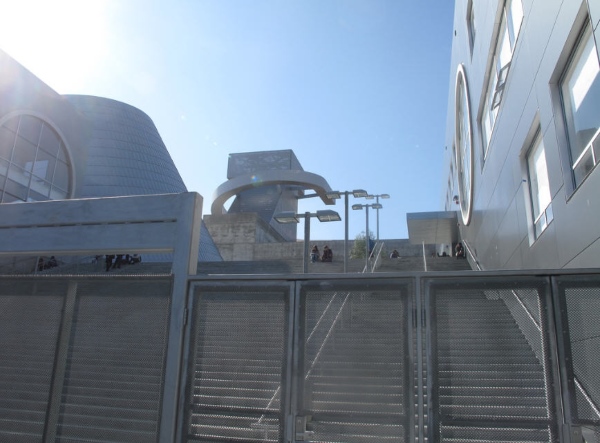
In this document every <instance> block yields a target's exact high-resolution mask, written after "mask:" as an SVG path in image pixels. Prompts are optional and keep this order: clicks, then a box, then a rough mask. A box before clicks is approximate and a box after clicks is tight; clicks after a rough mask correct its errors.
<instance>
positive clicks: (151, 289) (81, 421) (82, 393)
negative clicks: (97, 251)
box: [56, 280, 171, 443]
mask: <svg viewBox="0 0 600 443" xmlns="http://www.w3.org/2000/svg"><path fill="white" fill-rule="evenodd" d="M170 288H171V285H170V281H169V280H166V281H164V280H163V281H152V282H145V281H139V280H138V281H106V280H104V281H96V282H93V281H92V282H81V283H79V285H78V288H77V298H76V303H75V307H74V315H73V324H72V328H71V335H70V340H69V346H68V355H67V362H66V363H67V364H66V373H65V378H64V384H63V386H64V387H63V390H62V396H61V403H60V415H59V419H58V429H57V438H56V441H57V442H82V441H102V442H123V443H132V442H139V443H148V442H154V441H156V440H157V435H158V423H159V417H160V400H161V393H162V386H163V371H164V364H165V349H166V342H167V331H168V327H167V326H168V319H169V305H170V302H169V300H170Z"/></svg>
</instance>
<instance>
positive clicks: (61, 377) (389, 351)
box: [0, 270, 600, 443]
mask: <svg viewBox="0 0 600 443" xmlns="http://www.w3.org/2000/svg"><path fill="white" fill-rule="evenodd" d="M187 281H188V294H182V293H177V292H171V291H172V288H173V284H172V278H169V277H165V276H160V277H158V276H157V277H148V276H140V277H135V276H122V277H121V276H116V275H115V276H104V275H102V276H96V277H85V276H78V277H73V276H61V275H46V276H27V277H24V276H19V277H15V276H5V277H0V319H1V321H0V355H2V365H0V389H1V390H2V395H1V398H0V420H1V422H2V423H3V426H2V427H0V441H9V440H10V439H11V438H12V439H14V438H20V436H25V435H29V436H34V437H32V438H35V439H36V441H43V442H50V441H55V440H57V439H61V438H63V439H67V438H70V439H75V440H77V439H79V440H89V439H109V440H110V441H114V442H119V441H122V442H130V441H158V442H160V443H166V442H177V443H179V442H184V441H190V442H191V441H206V440H207V439H208V440H210V441H220V440H226V439H228V438H229V439H235V440H236V441H248V442H249V441H256V440H257V439H258V441H279V442H286V443H287V442H290V443H291V442H293V441H296V439H297V438H306V439H307V440H305V441H309V439H310V438H311V435H313V434H312V433H313V432H314V436H315V437H314V438H318V439H319V441H321V440H322V441H342V440H335V438H336V437H332V436H335V435H343V436H344V437H339V438H343V439H345V440H352V441H357V442H365V443H366V442H377V441H380V440H378V439H381V438H384V437H383V436H384V435H385V439H386V440H387V439H389V440H390V441H408V439H409V436H410V441H419V442H422V441H424V440H427V441H428V442H431V443H433V442H446V441H448V442H450V441H457V440H463V441H465V440H486V441H490V442H500V441H503V442H507V441H510V442H529V441H536V442H537V441H547V442H549V443H553V442H557V443H582V442H584V441H585V442H586V443H590V442H596V443H597V442H598V435H600V379H599V378H598V377H597V367H598V364H599V363H600V361H599V360H598V355H600V342H599V340H598V337H600V271H599V270H573V271H552V272H550V271H546V272H544V271H540V270H537V271H535V272H515V273H511V272H497V273H493V272H479V273H472V272H458V273H456V272H454V273H437V272H422V273H413V274H406V275H404V274H403V276H402V277H397V276H392V275H388V274H370V273H369V274H364V275H352V276H348V275H343V274H340V275H332V276H328V279H327V280H323V276H322V275H310V274H309V275H306V276H304V275H303V276H302V277H301V278H299V277H298V276H293V275H290V276H271V277H267V278H265V277H264V276H262V277H260V278H259V277H256V278H254V277H252V276H229V277H227V278H224V277H223V276H221V277H216V276H215V277H210V276H205V277H188V280H187ZM258 283H260V285H264V286H265V287H271V286H273V287H275V288H280V289H278V290H279V291H280V292H279V293H280V295H279V296H278V297H280V298H279V301H280V305H281V306H282V309H285V312H286V313H285V315H284V318H288V319H289V320H287V321H286V322H284V323H281V325H282V326H281V327H282V328H283V329H282V330H281V337H282V340H284V341H283V342H282V343H284V347H283V348H282V354H281V355H280V357H278V359H275V360H274V359H273V358H270V360H269V361H267V357H266V356H267V355H270V354H271V351H269V349H270V345H269V343H268V342H265V343H263V344H262V345H261V349H263V352H264V353H265V354H264V355H265V356H264V357H261V356H260V355H259V354H257V356H256V358H253V357H252V352H253V351H252V349H253V348H252V347H245V348H238V350H234V349H233V348H232V351H231V352H244V353H246V354H245V356H244V358H240V359H239V360H238V359H237V358H236V355H235V354H232V353H231V352H230V351H227V350H225V351H222V352H225V353H226V354H227V361H228V363H227V364H225V362H222V363H221V364H219V365H218V366H215V367H214V368H213V369H211V370H213V371H217V372H215V373H213V374H212V375H211V376H210V377H211V378H214V379H215V383H216V384H215V385H214V387H211V388H210V389H207V390H205V391H203V393H202V396H203V399H200V398H199V397H196V398H195V396H198V395H200V394H199V393H194V392H195V391H194V389H191V387H192V386H195V385H196V384H197V383H200V382H202V380H203V379H202V378H198V377H202V374H201V372H198V371H199V369H198V368H196V367H194V366H193V365H192V362H202V361H203V358H205V357H203V356H204V355H206V356H207V357H206V358H208V356H210V355H212V354H211V353H213V352H214V351H213V350H212V349H213V348H209V347H206V348H204V347H202V346H199V347H196V348H193V347H192V346H191V344H192V343H201V344H202V343H205V341H204V340H199V339H198V337H200V336H201V335H202V334H217V335H211V336H210V337H208V336H207V337H208V338H210V340H209V341H206V343H211V344H214V345H218V343H219V342H220V340H221V339H223V340H225V339H226V338H227V337H229V336H231V334H230V333H229V331H228V330H227V328H221V327H220V326H219V327H218V328H216V329H214V330H212V332H211V331H209V330H204V329H202V327H201V326H202V325H203V324H204V320H201V319H202V318H205V316H210V315H211V312H210V311H205V312H200V311H198V309H199V308H198V305H196V303H197V300H202V297H203V295H202V294H204V293H205V291H207V290H209V289H210V288H212V287H218V288H219V290H220V291H222V292H223V293H226V294H228V295H227V297H225V298H220V297H214V303H217V304H219V303H222V306H221V307H220V310H219V313H220V314H219V315H226V316H227V317H226V318H225V317H224V319H223V321H229V322H230V323H223V325H227V324H230V325H231V328H236V327H238V326H236V325H238V323H239V322H240V321H243V319H244V318H247V317H244V315H246V313H245V312H246V311H245V310H244V309H243V306H254V308H253V310H254V311H255V312H261V310H260V309H259V306H258V305H256V304H260V303H263V301H264V300H265V297H266V296H265V293H264V291H261V290H256V289H255V288H256V285H257V284H258ZM261 287H262V286H261ZM324 290H325V292H323V291H324ZM315 291H318V292H315ZM191 293H194V294H197V295H196V296H194V297H191V296H189V294H191ZM317 293H319V294H321V293H322V294H324V295H319V296H318V297H316V298H314V297H312V295H311V294H317ZM327 294H331V295H327ZM178 297H184V298H188V299H189V302H188V303H187V306H188V307H187V309H186V311H185V313H184V317H183V318H181V319H179V320H178V321H179V324H178V325H173V324H171V323H172V322H173V321H174V320H173V318H174V316H173V314H172V312H171V311H172V308H171V307H172V306H173V305H174V299H175V298H178ZM327 297H329V298H327ZM313 299H314V300H318V304H311V303H313V302H312V301H311V300H313ZM211 300H213V299H211ZM231 301H234V302H235V303H236V304H235V306H237V307H238V308H237V309H236V310H232V309H229V308H228V304H227V303H229V302H231ZM212 303H213V302H211V303H210V304H207V305H206V306H207V309H208V308H209V307H211V306H215V305H214V304H212ZM240 303H241V304H240ZM309 306H310V309H311V311H310V316H311V317H310V318H311V320H310V323H306V322H307V320H306V319H307V317H306V316H307V315H308V313H307V311H306V310H307V309H309ZM211 309H212V308H211ZM191 312H195V313H196V314H194V315H199V316H200V317H198V318H200V319H199V320H195V323H194V322H192V321H191V319H192V316H191V315H192V314H191ZM215 312H216V311H215ZM203 316H204V317H203ZM265 318H268V316H266V317H265ZM226 319H229V320H226ZM414 319H417V320H420V321H414ZM303 324H306V325H307V326H306V327H307V328H308V329H306V330H304V329H302V328H300V327H299V326H298V325H303ZM257 325H258V326H260V323H257ZM396 326H397V327H396ZM169 331H177V334H180V335H181V337H176V336H175V337H174V336H173V334H172V333H169ZM244 331H246V332H244V333H243V334H250V335H252V334H253V333H254V331H253V329H252V328H245V329H244ZM219 334H220V335H219ZM240 336H241V335H240ZM408 336H410V337H415V338H414V341H413V342H412V343H411V344H407V343H406V341H407V340H408V339H407V337H408ZM149 337H152V339H151V340H149V339H148V338H149ZM182 337H183V339H182ZM186 337H187V338H186ZM265 337H268V335H265ZM361 337H363V338H361ZM421 338H422V339H421ZM178 343H183V346H182V347H180V348H177V346H178ZM223 343H226V341H224V342H223ZM248 343H251V341H249V342H248ZM401 343H405V344H402V345H401ZM359 344H360V346H359ZM211 346H212V345H211ZM173 347H176V350H174V349H173ZM309 348H310V357H307V358H310V359H309V360H307V361H305V360H304V354H303V352H308V349H309ZM214 349H218V348H214ZM352 349H356V350H357V351H356V352H357V354H356V355H354V354H353V352H352ZM359 349H360V352H359V351H358V350H359ZM365 350H366V351H365ZM342 351H343V353H340V352H342ZM220 352H221V351H220ZM364 352H366V354H365V353H364ZM173 355H174V356H175V358H177V359H178V360H179V361H183V362H188V363H186V364H184V367H185V368H187V369H185V370H183V371H182V373H181V374H180V375H179V378H177V379H170V378H168V375H167V374H168V373H167V371H166V369H165V368H166V366H167V365H168V360H169V356H173ZM419 355H421V356H424V357H423V358H419V357H418V356H419ZM240 357H241V355H240ZM405 358H406V360H404V359H405ZM419 362H420V363H419ZM417 363H418V364H417ZM263 364H264V365H266V366H265V369H264V371H265V372H264V373H265V374H267V373H268V374H279V375H277V377H279V382H278V383H277V386H276V387H273V388H269V389H271V390H270V391H268V392H267V391H264V392H263V388H260V389H259V386H261V383H262V381H260V380H261V379H262V377H263V376H262V375H261V374H262V373H263V371H262V369H261V365H263ZM248 365H250V366H248ZM267 365H268V368H267ZM273 365H276V366H273ZM411 365H413V366H411ZM220 367H223V368H224V367H227V368H228V370H229V371H232V370H234V369H235V368H237V369H235V371H237V372H236V373H239V374H242V373H243V374H245V375H246V376H247V377H249V380H250V381H249V382H248V385H247V387H244V388H235V389H233V390H232V389H231V388H230V387H227V386H225V385H223V384H222V383H221V384H219V382H218V379H219V376H218V371H219V368H220ZM334 374H338V376H339V377H338V378H337V379H336V378H335V377H334V378H331V377H332V376H333V375H334ZM313 375H318V376H319V381H318V384H315V385H313V383H312V382H311V383H305V382H306V381H307V380H308V379H309V378H311V377H312V376H313ZM253 377H254V378H255V379H256V382H252V380H253ZM270 377H271V375H270ZM344 379H347V382H344ZM352 380H353V381H352ZM356 380H361V384H360V386H359V385H358V384H356ZM259 381H260V382H259ZM269 383H271V382H269ZM348 383H350V384H348ZM221 385H222V386H221ZM254 385H255V386H254ZM198 386H201V385H198ZM415 386H421V388H419V389H418V390H417V389H416V388H414V387H415ZM259 392H260V395H259ZM166 394H168V395H166ZM236 395H239V399H235V398H233V397H232V396H236ZM313 397H314V398H313ZM165 398H176V399H177V404H178V406H177V408H178V411H172V410H170V408H172V407H173V406H172V405H171V404H170V403H168V402H166V401H165V400H164V399H165ZM232 398H233V400H232ZM220 399H221V400H223V401H225V399H229V400H228V401H230V400H231V401H233V402H234V403H235V404H236V405H237V406H236V409H232V410H230V411H228V410H227V408H221V409H218V411H219V413H218V414H217V415H219V417H220V418H219V420H221V421H222V422H219V423H216V422H215V424H214V426H211V425H210V423H209V424H208V425H206V426H205V427H204V428H203V430H202V432H204V433H205V434H202V435H200V434H198V435H195V434H193V432H196V431H193V430H189V429H186V426H187V425H186V423H188V417H189V416H190V414H191V411H192V409H190V408H191V406H190V405H192V404H193V405H194V410H203V408H206V406H204V404H205V402H207V401H210V402H214V404H215V405H218V404H220V401H221V400H220ZM313 403H314V404H315V405H316V406H314V410H315V411H316V412H315V413H314V415H311V414H309V415H311V416H310V417H309V416H307V411H308V409H307V410H304V409H306V408H308V407H309V406H308V405H312V404H313ZM411 403H413V404H412V405H411ZM419 405H424V406H425V410H422V409H421V407H420V406H419ZM273 408H275V409H277V408H280V413H279V414H276V413H273V412H272V411H273ZM303 408H304V409H303ZM311 408H312V406H311ZM348 408H350V409H348ZM207 410H208V409H207ZM310 410H312V409H310ZM350 410H351V411H352V412H351V413H350V412H348V411H350ZM265 411H269V414H266V413H265ZM411 411H412V412H411ZM165 414H172V415H173V416H174V417H176V426H175V428H176V432H175V433H174V434H172V435H170V436H164V435H161V432H160V426H161V425H160V424H161V423H162V418H163V416H164V415H165ZM349 414H350V415H349ZM242 415H244V416H247V417H249V421H248V424H247V425H244V424H243V423H242V421H241V420H240V417H241V416H242ZM348 416H352V417H360V420H358V419H356V420H354V419H353V420H354V422H352V421H347V422H344V421H343V420H345V418H344V417H348ZM297 417H300V418H302V420H296V418H297ZM250 419H251V420H250ZM340 420H342V422H343V424H340V423H341V422H340ZM222 423H225V424H222ZM300 423H302V425H300ZM253 425H254V426H253ZM299 426H300V427H303V429H300V428H299ZM195 429H196V428H195ZM224 429H227V432H229V434H227V435H221V436H219V432H225V431H223V430H224ZM197 432H200V431H197ZM336 433H337V434H336ZM261 435H262V437H261ZM317 436H318V437H317ZM327 436H329V437H327ZM328 438H330V439H333V440H328ZM196 439H198V440H196ZM345 440H344V441H345Z"/></svg>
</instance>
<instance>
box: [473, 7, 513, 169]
mask: <svg viewBox="0 0 600 443" xmlns="http://www.w3.org/2000/svg"><path fill="white" fill-rule="evenodd" d="M522 22H523V4H522V3H521V0H507V2H506V3H505V4H504V8H503V9H502V18H501V20H500V26H499V28H498V37H497V40H496V46H495V48H494V57H493V61H492V64H491V66H490V70H489V82H488V86H487V89H486V93H485V102H484V105H483V110H482V113H481V117H480V120H479V126H480V128H481V133H482V135H483V143H482V146H483V158H484V159H485V158H486V157H487V154H488V147H489V144H490V140H491V139H492V132H493V130H494V125H495V124H496V117H497V115H498V107H499V106H500V103H501V102H502V97H503V95H504V85H505V83H506V79H507V77H508V71H509V69H510V63H511V61H512V57H513V53H514V51H515V47H516V44H517V37H518V36H519V31H520V29H521V23H522Z"/></svg>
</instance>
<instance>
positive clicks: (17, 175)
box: [0, 51, 221, 261]
mask: <svg viewBox="0 0 600 443" xmlns="http://www.w3.org/2000/svg"><path fill="white" fill-rule="evenodd" d="M0 69H1V70H2V73H3V75H2V76H1V77H0V97H1V100H0V202H1V203H15V202H31V201H44V200H60V199H72V198H93V197H116V196H125V195H147V194H167V193H181V192H186V191H187V189H186V187H185V184H184V183H183V180H182V179H181V176H180V175H179V172H178V171H177V168H176V166H175V164H174V163H173V160H172V159H171V156H170V155H169V153H168V151H167V149H166V147H165V145H164V143H163V141H162V139H161V137H160V135H159V133H158V130H157V129H156V127H155V126H154V123H153V122H152V120H151V119H150V118H149V117H148V116H147V115H146V114H145V113H143V112H142V111H140V110H139V109H136V108H134V107H133V106H130V105H127V104H125V103H121V102H118V101H115V100H111V99H107V98H102V97H91V96H76V95H69V96H63V95H60V94H58V93H57V92H56V91H54V90H52V89H51V88H50V87H49V86H48V85H46V84H45V83H43V82H42V81H41V80H40V79H39V78H37V77H36V76H34V75H33V74H31V73H30V72H29V71H28V70H27V69H25V68H24V67H23V66H21V65H20V64H19V63H17V62H16V61H15V60H14V59H12V58H11V57H10V56H8V55H7V54H6V53H4V52H2V51H0ZM201 231H202V232H201V240H200V242H201V247H200V260H202V261H215V260H216V261H218V260H221V256H220V254H219V252H218V249H217V248H216V246H215V245H214V242H213V241H212V239H211V237H210V234H209V233H208V231H207V230H206V228H205V226H204V224H202V228H201Z"/></svg>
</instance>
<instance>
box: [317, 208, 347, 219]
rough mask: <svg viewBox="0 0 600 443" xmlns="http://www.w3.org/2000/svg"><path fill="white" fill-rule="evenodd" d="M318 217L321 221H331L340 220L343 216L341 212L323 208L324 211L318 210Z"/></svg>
mask: <svg viewBox="0 0 600 443" xmlns="http://www.w3.org/2000/svg"><path fill="white" fill-rule="evenodd" d="M317 218H318V219H319V221H320V222H330V221H340V220H341V219H342V218H341V217H340V214H338V213H337V212H335V211H332V210H331V209H323V210H322V211H317Z"/></svg>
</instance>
